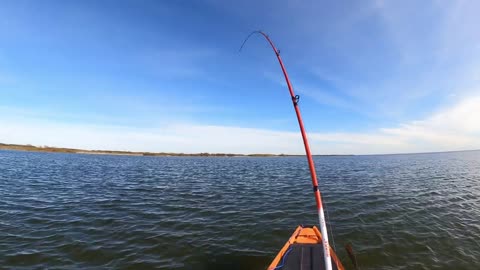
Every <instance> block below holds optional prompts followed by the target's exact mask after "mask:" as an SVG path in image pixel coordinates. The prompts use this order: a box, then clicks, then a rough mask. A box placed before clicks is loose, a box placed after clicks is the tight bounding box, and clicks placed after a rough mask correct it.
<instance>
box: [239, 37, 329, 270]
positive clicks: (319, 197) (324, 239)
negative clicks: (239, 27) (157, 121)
mask: <svg viewBox="0 0 480 270" xmlns="http://www.w3.org/2000/svg"><path fill="white" fill-rule="evenodd" d="M253 34H260V35H262V36H263V37H265V39H266V40H267V41H268V43H270V46H272V49H273V51H274V52H275V55H276V56H277V59H278V63H279V64H280V67H281V68H282V72H283V75H284V76H285V81H287V86H288V91H289V92H290V97H291V99H292V103H293V108H295V113H296V114H297V120H298V125H299V126H300V131H301V133H302V138H303V145H304V146H305V153H306V155H307V159H308V167H309V168H310V176H311V178H312V185H313V193H314V194H315V201H316V203H317V210H318V219H319V223H320V231H321V233H322V243H323V255H324V259H325V269H326V270H331V269H332V260H331V257H330V245H329V243H328V233H327V226H326V222H325V214H324V212H323V204H322V195H321V194H320V190H319V189H318V181H317V172H316V171H315V164H314V163H313V157H312V153H311V151H310V145H309V144H308V139H307V133H306V132H305V127H304V125H303V120H302V115H301V113H300V107H299V106H298V101H299V99H300V97H299V96H298V95H295V92H293V87H292V84H291V83H290V79H289V78H288V74H287V70H286V69H285V66H284V65H283V61H282V58H281V57H280V51H279V50H277V48H276V47H275V45H274V44H273V42H272V40H271V39H270V38H269V37H268V35H267V34H265V33H264V32H262V31H254V32H252V33H251V34H250V35H249V36H248V37H247V38H246V39H245V41H244V42H243V44H242V46H241V47H240V50H242V48H243V45H245V43H246V42H247V40H248V39H249V38H250V37H251V36H252V35H253Z"/></svg>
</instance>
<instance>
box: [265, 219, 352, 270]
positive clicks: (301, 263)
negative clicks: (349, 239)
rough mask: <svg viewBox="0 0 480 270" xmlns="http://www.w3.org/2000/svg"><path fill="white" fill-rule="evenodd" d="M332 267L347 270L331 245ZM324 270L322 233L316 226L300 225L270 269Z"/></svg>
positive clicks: (336, 269)
mask: <svg viewBox="0 0 480 270" xmlns="http://www.w3.org/2000/svg"><path fill="white" fill-rule="evenodd" d="M330 254H331V258H332V269H334V270H345V268H344V267H343V265H342V263H341V262H340V260H339V259H338V257H337V255H336V254H335V252H334V250H333V249H332V248H331V247H330ZM280 269H281V270H300V269H305V270H307V269H315V270H324V269H325V261H324V258H323V246H322V234H321V233H320V231H319V230H318V228H317V227H316V226H313V227H302V226H298V227H297V229H296V230H295V232H294V233H293V234H292V236H291V237H290V239H288V241H287V243H285V245H284V246H283V248H282V249H281V250H280V252H279V253H278V254H277V256H276V257H275V259H274V260H273V262H272V263H271V264H270V266H269V267H268V270H280Z"/></svg>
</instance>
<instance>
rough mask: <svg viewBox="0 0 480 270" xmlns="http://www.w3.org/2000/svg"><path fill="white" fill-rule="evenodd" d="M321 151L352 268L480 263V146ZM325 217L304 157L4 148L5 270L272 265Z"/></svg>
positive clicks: (0, 154)
mask: <svg viewBox="0 0 480 270" xmlns="http://www.w3.org/2000/svg"><path fill="white" fill-rule="evenodd" d="M315 162H316V166H317V170H318V174H319V182H320V189H321V191H322V193H323V197H324V201H325V203H326V207H327V210H328V217H327V219H328V224H329V225H330V226H331V229H332V230H331V232H332V233H333V239H334V243H335V246H336V250H337V253H338V255H339V256H340V258H341V259H342V261H343V262H344V264H345V265H346V266H347V267H349V266H350V262H349V259H348V258H347V255H346V253H345V251H344V247H343V246H344V245H345V244H346V243H348V242H351V243H352V244H353V247H354V250H355V251H356V253H357V259H358V261H359V263H360V267H361V269H362V270H367V269H480V151H471V152H456V153H438V154H416V155H384V156H350V157H317V158H315ZM316 221H317V216H316V211H315V201H314V197H313V194H312V188H311V183H310V178H309V173H308V168H307V162H306V159H305V158H304V157H283V158H245V157H239V158H200V157H189V158H180V157H132V156H101V155H81V154H58V153H29V152H16V151H0V269H265V268H266V267H267V266H268V264H269V263H270V262H271V260H272V259H273V257H274V256H275V255H276V253H277V252H278V251H279V249H280V248H281V247H282V246H283V244H284V243H285V241H286V240H287V239H288V237H289V236H290V235H291V233H292V232H293V230H294V229H295V227H296V226H297V225H299V224H315V223H316ZM330 237H331V238H332V236H330ZM331 242H332V244H333V241H331Z"/></svg>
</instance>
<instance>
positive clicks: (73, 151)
mask: <svg viewBox="0 0 480 270" xmlns="http://www.w3.org/2000/svg"><path fill="white" fill-rule="evenodd" d="M0 150H17V151H29V152H49V153H69V154H89V155H121V156H158V157H294V156H304V155H287V154H278V155H277V154H229V153H194V154H185V153H166V152H133V151H114V150H84V149H76V148H63V147H52V146H34V145H30V144H26V145H23V144H5V143H0ZM315 156H352V155H315Z"/></svg>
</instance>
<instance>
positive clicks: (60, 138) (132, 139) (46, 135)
mask: <svg viewBox="0 0 480 270" xmlns="http://www.w3.org/2000/svg"><path fill="white" fill-rule="evenodd" d="M478 104H480V96H474V97H470V98H468V99H465V100H463V101H461V102H459V103H457V104H456V105H454V106H451V107H449V108H446V109H444V110H441V111H438V112H437V113H434V114H432V115H431V116H429V117H427V118H425V119H423V120H419V121H412V122H408V123H404V124H401V125H398V126H396V127H393V128H382V129H377V130H372V131H371V132H366V133H348V132H347V133H336V132H333V133H310V134H309V137H310V140H311V145H312V148H313V152H314V153H315V154H386V153H410V152H430V151H450V150H468V149H480V140H478V138H479V137H480V126H479V125H478V124H477V122H478V119H480V106H477V105H478ZM0 125H1V126H2V129H1V130H0V141H1V142H5V143H20V144H34V145H50V146H60V147H74V148H84V149H112V150H131V151H158V152H184V153H197V152H221V153H244V154H247V153H277V154H279V153H286V154H302V153H303V145H302V143H301V137H300V134H299V133H298V132H285V131H276V130H266V129H256V128H248V127H234V126H218V125H200V124H195V123H183V124H169V125H165V126H161V127H157V128H130V127H122V126H95V125H82V124H62V123H55V122H51V121H46V120H39V119H30V120H25V119H24V120H22V121H20V122H19V121H15V122H12V121H9V120H7V119H4V118H0Z"/></svg>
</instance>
